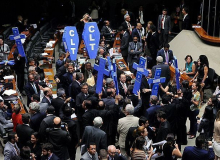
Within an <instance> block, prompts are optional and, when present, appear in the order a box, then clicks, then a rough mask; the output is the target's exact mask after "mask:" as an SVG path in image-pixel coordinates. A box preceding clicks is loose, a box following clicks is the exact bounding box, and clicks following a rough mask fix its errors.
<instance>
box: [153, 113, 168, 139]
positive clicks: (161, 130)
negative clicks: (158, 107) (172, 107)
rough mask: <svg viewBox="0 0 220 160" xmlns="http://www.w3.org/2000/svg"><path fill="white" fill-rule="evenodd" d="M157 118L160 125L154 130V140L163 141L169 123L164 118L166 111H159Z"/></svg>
mask: <svg viewBox="0 0 220 160" xmlns="http://www.w3.org/2000/svg"><path fill="white" fill-rule="evenodd" d="M157 120H158V121H159V122H160V126H159V128H158V129H157V131H156V142H160V141H163V140H165V139H166V138H167V135H168V134H169V133H170V123H169V122H168V121H167V119H166V113H165V112H163V111H159V112H158V113H157Z"/></svg>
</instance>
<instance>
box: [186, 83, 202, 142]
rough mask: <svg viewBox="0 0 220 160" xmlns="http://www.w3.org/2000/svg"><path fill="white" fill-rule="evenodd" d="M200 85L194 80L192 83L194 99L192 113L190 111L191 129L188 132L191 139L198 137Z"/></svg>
mask: <svg viewBox="0 0 220 160" xmlns="http://www.w3.org/2000/svg"><path fill="white" fill-rule="evenodd" d="M199 90H200V85H199V83H198V82H194V83H193V84H192V99H191V106H190V113H189V120H190V130H189V132H188V133H187V134H188V135H190V136H189V139H192V138H195V137H196V131H197V119H196V116H197V115H198V114H199V109H200V93H199Z"/></svg>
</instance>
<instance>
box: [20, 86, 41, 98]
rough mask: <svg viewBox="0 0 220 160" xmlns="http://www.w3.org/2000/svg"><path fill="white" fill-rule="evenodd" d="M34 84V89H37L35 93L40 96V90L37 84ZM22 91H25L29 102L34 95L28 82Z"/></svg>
mask: <svg viewBox="0 0 220 160" xmlns="http://www.w3.org/2000/svg"><path fill="white" fill-rule="evenodd" d="M34 84H35V87H36V89H37V93H38V94H40V88H39V87H38V84H37V83H34ZM24 90H25V93H26V95H27V97H28V100H29V101H31V97H32V96H33V95H34V94H35V92H34V89H33V87H32V85H31V83H30V82H28V83H27V84H26V85H25V86H24Z"/></svg>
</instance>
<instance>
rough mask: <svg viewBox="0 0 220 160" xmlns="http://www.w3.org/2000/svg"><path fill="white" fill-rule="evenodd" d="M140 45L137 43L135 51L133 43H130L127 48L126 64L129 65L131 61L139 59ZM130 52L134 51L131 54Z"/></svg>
mask: <svg viewBox="0 0 220 160" xmlns="http://www.w3.org/2000/svg"><path fill="white" fill-rule="evenodd" d="M142 49H143V48H142V43H140V42H137V50H136V51H135V43H134V42H130V43H129V46H128V62H129V63H131V61H132V59H134V58H136V59H138V58H139V55H140V54H141V53H142V52H143V50H142ZM131 50H134V51H133V52H131Z"/></svg>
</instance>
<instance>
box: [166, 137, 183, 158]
mask: <svg viewBox="0 0 220 160" xmlns="http://www.w3.org/2000/svg"><path fill="white" fill-rule="evenodd" d="M163 154H164V156H163V160H177V158H181V157H182V153H181V152H180V150H179V148H178V144H175V140H174V136H173V135H172V136H167V143H165V144H164V146H163Z"/></svg>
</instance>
